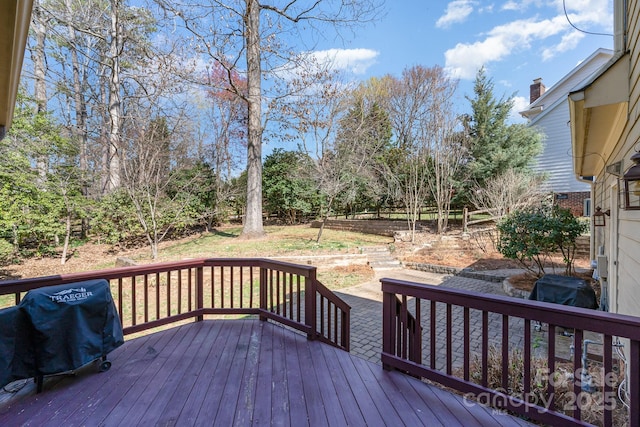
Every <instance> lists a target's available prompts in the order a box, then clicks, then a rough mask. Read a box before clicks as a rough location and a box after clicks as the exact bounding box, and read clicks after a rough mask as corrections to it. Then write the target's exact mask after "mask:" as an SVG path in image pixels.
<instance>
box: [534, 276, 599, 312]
mask: <svg viewBox="0 0 640 427" xmlns="http://www.w3.org/2000/svg"><path fill="white" fill-rule="evenodd" d="M529 299H530V300H534V301H545V302H552V303H555V304H562V305H571V306H574V307H583V308H598V301H597V299H596V293H595V292H594V290H593V288H592V287H591V285H589V283H587V281H586V280H583V279H580V278H578V277H570V276H560V275H557V274H545V275H544V276H542V277H541V278H540V279H538V280H537V281H536V283H535V285H534V287H533V290H532V291H531V294H530V295H529Z"/></svg>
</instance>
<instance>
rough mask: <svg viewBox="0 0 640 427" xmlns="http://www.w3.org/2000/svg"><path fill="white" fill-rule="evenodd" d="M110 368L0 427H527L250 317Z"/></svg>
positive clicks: (34, 401)
mask: <svg viewBox="0 0 640 427" xmlns="http://www.w3.org/2000/svg"><path fill="white" fill-rule="evenodd" d="M109 360H111V361H112V363H113V364H112V367H111V369H110V370H109V371H107V372H103V373H96V372H95V369H94V370H86V371H87V372H84V371H83V370H79V371H78V372H77V375H75V376H73V377H65V378H63V379H62V380H60V379H54V378H47V379H45V384H44V391H43V392H42V393H41V394H37V395H36V394H33V395H27V396H22V397H20V398H19V399H14V400H12V401H9V402H8V403H5V404H4V405H3V406H1V407H0V425H11V426H18V425H65V426H76V425H104V426H116V425H127V426H130V425H131V426H133V425H141V426H142V425H144V426H149V425H155V426H173V425H189V426H192V425H202V426H211V425H225V426H226V425H236V426H251V425H255V426H262V425H274V426H296V427H297V426H305V425H312V426H313V425H351V426H384V425H393V426H399V425H409V426H416V425H428V426H432V425H446V426H447V427H453V426H455V425H464V426H467V425H474V424H475V425H526V424H527V423H526V422H524V421H523V420H519V419H516V418H512V417H510V416H508V415H503V414H500V413H497V412H494V411H492V410H490V409H487V408H484V407H482V406H480V405H472V406H471V405H466V404H465V403H464V402H463V400H462V398H461V397H460V396H457V395H454V394H451V393H449V392H447V391H444V390H442V389H440V388H438V387H435V386H432V385H429V384H426V383H424V382H421V381H418V380H416V379H414V378H411V377H408V376H406V375H403V374H401V373H399V372H386V371H384V370H382V368H381V367H380V366H379V365H376V364H372V363H370V362H367V361H365V360H363V359H360V358H358V357H355V356H352V355H350V354H349V353H346V352H344V351H342V350H338V349H336V348H333V347H330V346H327V345H326V344H323V343H320V342H317V341H308V340H307V339H306V337H305V336H304V335H301V334H299V333H295V332H292V331H290V330H288V329H286V328H283V327H281V326H278V325H275V324H272V323H268V322H261V321H259V320H257V319H243V320H207V321H204V322H194V323H189V324H186V325H182V326H178V327H175V328H171V329H168V330H164V331H161V332H156V333H154V334H150V335H147V336H144V337H140V338H135V339H131V340H128V341H127V342H126V343H125V344H124V345H123V346H122V347H120V348H118V349H116V350H114V351H113V352H112V353H111V354H110V355H109Z"/></svg>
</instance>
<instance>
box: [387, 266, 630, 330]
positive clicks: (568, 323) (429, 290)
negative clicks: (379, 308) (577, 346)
mask: <svg viewBox="0 0 640 427" xmlns="http://www.w3.org/2000/svg"><path fill="white" fill-rule="evenodd" d="M380 281H381V282H382V292H385V293H394V294H399V295H407V296H411V297H415V298H420V299H425V300H435V301H439V302H443V303H448V304H454V305H459V306H464V307H469V308H472V309H477V310H485V311H490V312H494V313H500V314H506V315H509V316H513V317H519V318H522V319H529V320H542V321H544V322H549V323H552V324H554V325H558V326H562V327H566V328H576V329H581V330H589V331H592V332H596V333H602V334H608V335H615V336H620V337H625V338H630V339H633V340H636V341H640V318H637V317H634V316H628V315H624V314H616V313H608V312H602V311H597V310H592V309H586V308H580V307H572V306H567V305H559V304H553V303H548V302H541V301H529V300H525V299H519V298H513V297H506V296H501V295H489V294H483V293H479V292H473V291H467V290H465V291H461V290H458V289H453V288H447V287H446V286H434V285H429V284H421V283H414V282H407V281H404V280H396V279H387V278H383V279H381V280H380Z"/></svg>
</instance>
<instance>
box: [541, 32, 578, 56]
mask: <svg viewBox="0 0 640 427" xmlns="http://www.w3.org/2000/svg"><path fill="white" fill-rule="evenodd" d="M583 38H584V33H580V32H578V31H573V32H570V33H567V34H565V35H564V36H562V40H560V43H558V44H557V45H554V46H551V47H548V48H546V49H543V50H542V60H543V61H548V60H549V59H551V58H553V57H555V56H557V55H558V54H559V53H562V52H567V51H569V50H571V49H574V48H575V47H576V46H577V45H578V43H579V42H580V40H582V39H583Z"/></svg>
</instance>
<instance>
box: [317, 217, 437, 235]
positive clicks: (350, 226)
mask: <svg viewBox="0 0 640 427" xmlns="http://www.w3.org/2000/svg"><path fill="white" fill-rule="evenodd" d="M321 225H322V221H313V222H312V223H311V228H320V226H321ZM324 226H325V228H328V229H330V230H342V231H356V232H359V233H366V234H377V235H379V236H389V237H393V236H394V233H396V232H400V231H409V226H408V224H407V221H405V220H398V221H393V220H382V219H372V220H367V219H329V220H327V222H326V224H325V225H324ZM423 228H426V223H425V222H421V223H418V224H416V231H420V230H422V229H423Z"/></svg>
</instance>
